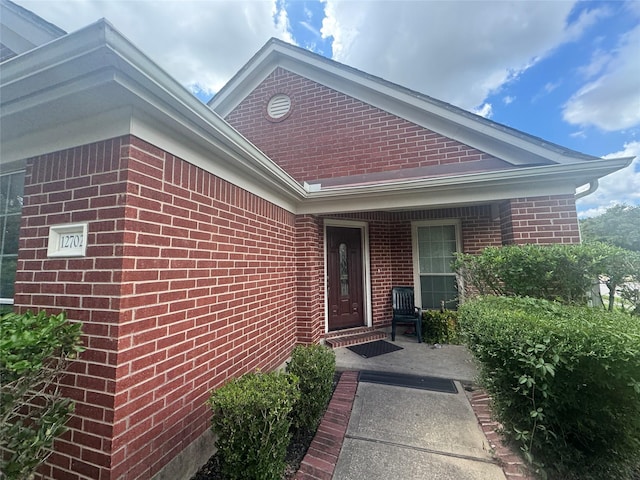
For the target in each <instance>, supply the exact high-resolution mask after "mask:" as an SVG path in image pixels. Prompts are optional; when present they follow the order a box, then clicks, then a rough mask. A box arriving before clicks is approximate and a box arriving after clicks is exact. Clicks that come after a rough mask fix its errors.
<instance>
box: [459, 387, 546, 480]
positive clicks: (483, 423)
mask: <svg viewBox="0 0 640 480" xmlns="http://www.w3.org/2000/svg"><path fill="white" fill-rule="evenodd" d="M490 405H491V397H490V396H489V394H488V393H487V392H485V391H484V390H482V389H480V390H476V391H474V392H473V394H472V395H471V408H472V409H473V413H475V414H476V417H477V419H478V423H479V424H480V428H481V429H482V432H483V433H484V436H485V437H487V440H488V441H489V446H490V447H491V449H492V450H493V455H494V456H495V457H496V459H497V460H498V462H499V463H500V465H501V466H502V470H503V471H504V475H505V477H507V480H535V477H534V476H533V475H532V474H531V472H530V471H529V469H528V468H527V466H526V464H525V462H524V460H523V459H522V457H520V455H518V454H516V453H514V451H513V449H512V448H511V447H509V446H508V445H506V444H505V442H504V441H503V439H502V435H500V433H498V431H499V430H500V427H501V425H500V424H499V423H498V422H496V421H495V420H494V419H493V416H492V415H491V406H490Z"/></svg>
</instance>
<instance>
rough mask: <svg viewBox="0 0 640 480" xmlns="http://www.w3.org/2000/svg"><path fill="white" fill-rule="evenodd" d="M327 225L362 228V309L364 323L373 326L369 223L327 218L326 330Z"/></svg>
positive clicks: (326, 287) (326, 311) (326, 285)
mask: <svg viewBox="0 0 640 480" xmlns="http://www.w3.org/2000/svg"><path fill="white" fill-rule="evenodd" d="M327 227H345V228H357V229H359V230H360V242H361V245H360V250H361V251H362V282H363V285H362V303H363V305H362V311H363V313H364V319H363V320H364V323H363V324H364V325H365V326H367V327H371V325H372V316H373V315H372V310H371V308H372V307H371V268H370V266H371V265H370V256H369V224H368V223H367V222H360V221H356V220H339V219H332V218H326V219H325V220H324V226H323V229H324V332H325V333H328V332H329V295H328V292H329V275H328V270H327V268H328V267H327V257H328V252H327Z"/></svg>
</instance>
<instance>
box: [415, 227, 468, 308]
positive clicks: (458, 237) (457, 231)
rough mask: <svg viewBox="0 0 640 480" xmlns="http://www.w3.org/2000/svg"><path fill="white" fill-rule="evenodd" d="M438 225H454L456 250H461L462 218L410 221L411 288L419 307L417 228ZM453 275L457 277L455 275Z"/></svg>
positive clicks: (420, 300)
mask: <svg viewBox="0 0 640 480" xmlns="http://www.w3.org/2000/svg"><path fill="white" fill-rule="evenodd" d="M440 225H453V226H454V227H455V234H456V251H457V252H462V220H460V219H459V218H450V219H441V220H415V221H412V222H411V256H412V260H413V287H414V288H413V290H414V297H415V302H416V305H420V306H421V307H422V289H421V288H420V257H419V251H418V249H419V247H418V228H420V227H436V226H440ZM443 276H444V275H443ZM447 276H448V275H447ZM455 276H456V277H457V275H455ZM458 281H459V279H458ZM461 290H462V289H461Z"/></svg>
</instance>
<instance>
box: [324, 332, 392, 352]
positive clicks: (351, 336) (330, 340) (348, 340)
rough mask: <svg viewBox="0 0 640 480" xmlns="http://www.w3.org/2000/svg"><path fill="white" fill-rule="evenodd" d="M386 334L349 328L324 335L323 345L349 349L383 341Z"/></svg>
mask: <svg viewBox="0 0 640 480" xmlns="http://www.w3.org/2000/svg"><path fill="white" fill-rule="evenodd" d="M385 338H387V333H386V332H382V331H380V330H374V329H372V328H367V327H359V328H350V329H347V330H340V331H337V332H330V333H328V334H326V335H325V337H324V339H325V343H326V344H327V346H329V347H331V348H340V347H349V346H351V345H359V344H361V343H367V342H373V341H374V340H384V339H385Z"/></svg>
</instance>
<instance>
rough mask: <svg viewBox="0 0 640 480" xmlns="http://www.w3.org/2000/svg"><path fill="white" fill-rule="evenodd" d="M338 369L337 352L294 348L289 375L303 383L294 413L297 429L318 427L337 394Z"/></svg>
mask: <svg viewBox="0 0 640 480" xmlns="http://www.w3.org/2000/svg"><path fill="white" fill-rule="evenodd" d="M335 369H336V357H335V353H334V352H333V350H331V349H329V348H327V347H324V346H322V345H306V346H304V345H298V346H297V347H295V348H294V349H293V352H292V353H291V361H290V362H289V364H288V365H287V372H289V373H292V374H294V375H296V376H297V377H298V378H299V380H300V382H299V387H300V400H298V402H296V404H295V405H294V407H293V411H292V412H291V415H292V419H293V425H294V426H295V427H296V428H298V429H307V430H315V429H316V428H317V426H318V424H319V423H320V420H321V418H322V415H323V414H324V411H325V409H326V407H327V404H328V403H329V400H330V399H331V394H332V393H333V376H334V374H335Z"/></svg>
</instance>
